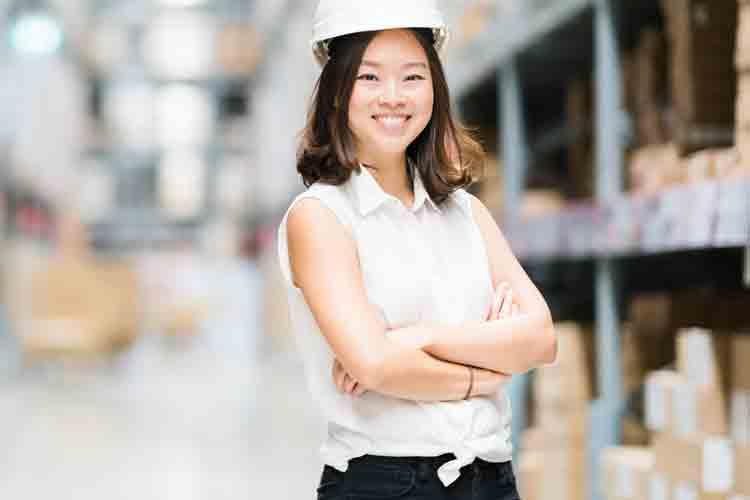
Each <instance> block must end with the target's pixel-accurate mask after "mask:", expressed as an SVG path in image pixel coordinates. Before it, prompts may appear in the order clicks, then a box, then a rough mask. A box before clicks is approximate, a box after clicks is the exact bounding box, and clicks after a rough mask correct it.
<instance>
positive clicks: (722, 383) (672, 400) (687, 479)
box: [645, 328, 734, 500]
mask: <svg viewBox="0 0 750 500" xmlns="http://www.w3.org/2000/svg"><path fill="white" fill-rule="evenodd" d="M676 351H677V370H676V371H670V370H662V371H659V372H654V373H652V374H650V375H649V377H648V378H647V381H646V390H645V398H646V402H645V404H646V423H647V425H648V427H649V428H650V429H651V430H652V431H654V438H653V443H652V445H653V453H654V473H653V475H652V476H651V485H650V497H649V498H650V500H662V499H670V498H675V499H681V498H698V499H726V498H728V495H729V493H730V491H731V488H732V487H733V472H734V468H733V449H732V446H731V441H730V440H729V436H728V415H727V408H726V398H725V394H726V381H727V380H728V377H726V373H727V372H728V371H729V370H728V367H729V366H730V357H729V353H730V337H729V336H727V335H717V334H712V333H711V332H709V331H707V330H704V329H700V328H689V329H684V330H681V331H680V332H679V333H678V337H677V346H676Z"/></svg>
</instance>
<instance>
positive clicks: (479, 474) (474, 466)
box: [471, 458, 482, 479]
mask: <svg viewBox="0 0 750 500" xmlns="http://www.w3.org/2000/svg"><path fill="white" fill-rule="evenodd" d="M471 467H472V469H474V477H477V478H480V479H481V477H482V472H481V470H482V468H481V467H480V466H479V460H478V459H476V458H475V459H474V461H473V462H472V463H471Z"/></svg>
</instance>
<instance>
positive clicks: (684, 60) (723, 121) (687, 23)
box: [662, 0, 737, 153]
mask: <svg viewBox="0 0 750 500" xmlns="http://www.w3.org/2000/svg"><path fill="white" fill-rule="evenodd" d="M662 7H663V10H664V14H665V19H666V24H667V32H668V39H669V48H670V63H669V74H670V85H671V94H672V102H673V105H674V112H675V123H674V125H675V127H674V141H675V143H676V144H677V145H678V147H679V148H680V151H681V153H687V152H692V151H696V150H699V149H703V148H705V147H710V146H724V145H729V144H731V131H732V129H733V125H734V101H735V94H736V83H737V77H736V74H735V71H734V50H735V35H736V31H737V3H736V2H733V1H730V0H724V1H719V2H717V1H710V0H662Z"/></svg>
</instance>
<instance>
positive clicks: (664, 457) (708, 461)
mask: <svg viewBox="0 0 750 500" xmlns="http://www.w3.org/2000/svg"><path fill="white" fill-rule="evenodd" d="M653 450H654V470H655V471H656V472H658V473H661V474H663V475H664V476H666V477H667V478H669V479H670V480H673V481H675V482H678V483H679V482H694V483H696V484H697V486H698V487H699V488H700V489H701V490H702V491H704V492H707V493H728V492H729V491H731V489H732V487H733V486H734V465H733V463H734V454H733V451H732V443H731V441H730V440H729V438H727V437H717V436H707V435H696V436H692V437H684V438H683V437H677V436H674V435H671V434H669V433H659V434H657V435H655V436H654V441H653Z"/></svg>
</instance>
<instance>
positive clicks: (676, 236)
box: [506, 179, 750, 260]
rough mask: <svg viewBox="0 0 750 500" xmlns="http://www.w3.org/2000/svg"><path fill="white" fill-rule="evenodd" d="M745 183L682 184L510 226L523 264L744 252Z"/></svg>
mask: <svg viewBox="0 0 750 500" xmlns="http://www.w3.org/2000/svg"><path fill="white" fill-rule="evenodd" d="M748 200H750V180H746V179H726V180H716V181H705V182H700V183H694V184H688V185H684V186H679V187H674V188H672V189H668V190H665V191H664V192H662V193H659V194H654V195H633V194H622V195H620V196H617V197H616V198H614V199H613V200H611V201H609V202H605V203H601V204H597V203H593V202H591V203H580V204H577V205H573V206H570V207H568V208H567V209H566V210H564V211H563V212H561V213H559V214H554V215H549V216H541V217H535V218H530V219H523V220H519V221H517V222H516V223H513V222H510V223H509V224H508V225H507V227H506V232H507V236H508V239H509V242H510V244H511V246H512V247H513V250H514V252H515V254H516V256H517V257H519V258H520V259H522V260H570V259H597V258H610V257H611V258H617V257H637V256H639V255H644V256H645V255H650V254H660V253H668V252H680V251H695V250H701V249H705V250H711V249H719V248H732V247H744V246H745V245H747V242H748V239H749V238H750V202H749V201H748Z"/></svg>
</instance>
